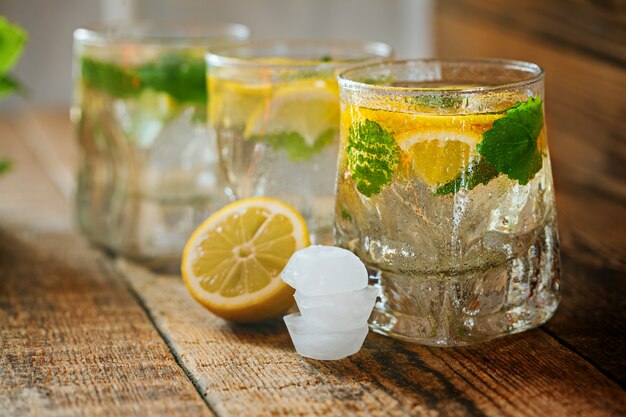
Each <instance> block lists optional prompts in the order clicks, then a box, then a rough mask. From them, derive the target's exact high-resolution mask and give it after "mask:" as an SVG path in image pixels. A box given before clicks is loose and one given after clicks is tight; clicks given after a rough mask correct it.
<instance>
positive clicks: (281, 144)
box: [249, 128, 335, 162]
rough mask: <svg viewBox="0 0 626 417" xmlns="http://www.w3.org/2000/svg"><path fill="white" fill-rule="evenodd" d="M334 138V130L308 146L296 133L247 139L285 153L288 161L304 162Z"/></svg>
mask: <svg viewBox="0 0 626 417" xmlns="http://www.w3.org/2000/svg"><path fill="white" fill-rule="evenodd" d="M334 138H335V129H332V128H330V129H328V130H326V131H324V132H323V133H322V134H321V135H320V136H319V137H318V138H317V139H316V140H315V142H314V143H313V145H309V144H308V143H307V142H306V140H305V139H304V137H303V136H302V135H301V134H299V133H298V132H279V133H272V134H269V135H254V136H251V137H250V138H249V140H253V141H255V142H264V143H266V144H268V145H269V146H271V147H272V148H275V149H282V150H284V151H285V153H286V154H287V156H288V157H289V159H291V160H292V161H294V162H300V161H306V160H308V159H310V158H311V157H312V156H313V155H315V154H316V153H319V152H320V151H321V150H322V149H324V148H325V147H326V146H327V145H330V144H331V143H332V142H333V139H334Z"/></svg>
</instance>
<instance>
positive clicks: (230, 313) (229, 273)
mask: <svg viewBox="0 0 626 417" xmlns="http://www.w3.org/2000/svg"><path fill="white" fill-rule="evenodd" d="M308 245H309V232H308V229H307V226H306V223H305V221H304V219H303V218H302V216H301V215H300V214H299V213H298V212H297V211H296V210H295V209H294V208H293V207H291V206H290V205H288V204H286V203H284V202H282V201H280V200H276V199H273V198H267V197H254V198H248V199H244V200H239V201H236V202H234V203H231V204H229V205H228V206H226V207H224V208H223V209H221V210H219V211H217V212H216V213H214V214H213V215H212V216H210V217H209V218H208V219H207V220H206V221H205V222H204V223H202V224H201V225H200V226H199V227H198V228H197V229H196V231H195V232H194V233H193V234H192V236H191V237H190V238H189V241H188V242H187V245H186V246H185V249H184V251H183V259H182V265H181V272H182V275H183V280H184V282H185V285H186V286H187V289H188V290H189V292H190V293H191V295H192V296H193V297H194V298H195V299H196V300H197V301H198V302H199V303H200V304H202V305H203V306H205V307H206V308H207V309H209V310H210V311H212V312H213V313H215V314H216V315H218V316H220V317H222V318H225V319H227V320H231V321H235V322H254V321H259V320H263V319H266V318H270V317H274V316H277V315H279V314H280V313H283V312H284V311H286V310H287V309H288V308H289V307H290V306H291V305H292V304H293V289H292V288H291V287H289V286H288V285H287V284H285V283H284V282H283V281H282V280H281V279H280V277H279V274H280V273H281V271H282V270H283V268H284V267H285V265H286V264H287V261H288V260H289V258H290V257H291V255H292V254H293V253H294V252H295V251H297V250H300V249H302V248H305V247H307V246H308Z"/></svg>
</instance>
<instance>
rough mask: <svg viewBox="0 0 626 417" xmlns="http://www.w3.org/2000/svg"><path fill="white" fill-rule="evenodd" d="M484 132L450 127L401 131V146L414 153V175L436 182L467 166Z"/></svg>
mask: <svg viewBox="0 0 626 417" xmlns="http://www.w3.org/2000/svg"><path fill="white" fill-rule="evenodd" d="M481 139H482V138H481V136H480V135H477V134H471V133H461V132H458V131H448V130H427V131H423V132H415V133H412V134H405V135H399V136H398V137H396V141H397V143H398V146H400V149H402V150H404V151H405V152H407V153H408V154H409V155H410V156H411V168H412V171H413V175H415V176H417V177H419V178H421V179H422V180H424V182H426V183H427V184H428V185H431V186H436V185H442V184H445V183H447V182H448V181H451V180H453V179H454V178H455V177H456V176H457V175H458V173H459V172H461V171H463V170H465V168H467V166H468V164H469V161H470V158H471V155H472V154H473V153H474V152H475V151H476V144H477V143H478V142H479V141H480V140H481Z"/></svg>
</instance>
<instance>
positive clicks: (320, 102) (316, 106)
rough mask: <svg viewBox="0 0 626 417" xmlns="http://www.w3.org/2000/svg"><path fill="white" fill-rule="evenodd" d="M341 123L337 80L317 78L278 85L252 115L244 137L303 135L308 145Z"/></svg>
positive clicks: (311, 144)
mask: <svg viewBox="0 0 626 417" xmlns="http://www.w3.org/2000/svg"><path fill="white" fill-rule="evenodd" d="M338 126H339V97H338V92H337V86H336V82H334V81H333V80H317V81H309V80H307V82H302V83H296V84H288V85H285V86H283V87H277V90H276V91H275V93H274V94H273V95H272V97H271V99H270V100H269V101H266V102H264V103H263V105H261V106H259V107H258V108H257V109H256V110H255V111H253V112H252V113H251V114H250V117H249V118H248V120H247V123H246V128H245V130H244V137H246V138H250V137H253V136H264V135H271V134H276V133H291V132H296V133H298V134H300V135H301V136H302V137H303V138H304V140H305V142H306V144H307V145H309V146H313V144H314V143H315V141H316V140H317V139H318V138H320V137H321V136H322V134H324V133H325V132H327V131H328V130H329V129H337V127H338Z"/></svg>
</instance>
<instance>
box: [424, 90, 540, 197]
mask: <svg viewBox="0 0 626 417" xmlns="http://www.w3.org/2000/svg"><path fill="white" fill-rule="evenodd" d="M542 128H543V111H542V107H541V98H539V97H531V98H530V99H528V101H526V102H523V103H518V104H516V105H515V106H514V107H512V108H511V109H509V110H507V111H506V115H505V116H504V117H502V118H500V119H498V120H496V121H494V123H493V126H492V127H491V129H489V130H487V131H485V132H483V134H482V137H483V140H482V141H481V142H479V143H478V144H477V145H476V150H477V151H478V153H479V154H480V155H481V156H482V158H478V159H475V160H473V161H472V162H471V163H470V164H469V165H468V168H467V169H466V170H465V171H464V172H461V173H460V174H459V175H458V176H457V177H456V178H455V179H454V180H452V181H450V182H448V183H446V184H444V185H442V186H441V187H439V188H437V190H436V191H435V194H437V195H446V194H451V193H455V192H457V191H458V190H460V189H466V190H471V189H473V188H474V187H476V186H477V185H479V184H487V183H488V182H489V181H491V180H492V179H493V178H495V177H497V176H498V175H499V174H500V173H504V174H506V175H507V176H508V177H509V178H510V179H512V180H517V181H519V183H520V184H522V185H524V184H527V183H528V181H530V180H532V179H533V178H534V176H535V174H536V173H537V172H538V171H539V170H540V169H541V166H542V154H541V149H540V148H539V146H537V142H538V139H539V135H540V133H541V129H542Z"/></svg>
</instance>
